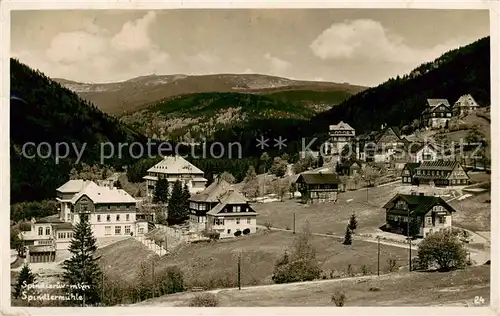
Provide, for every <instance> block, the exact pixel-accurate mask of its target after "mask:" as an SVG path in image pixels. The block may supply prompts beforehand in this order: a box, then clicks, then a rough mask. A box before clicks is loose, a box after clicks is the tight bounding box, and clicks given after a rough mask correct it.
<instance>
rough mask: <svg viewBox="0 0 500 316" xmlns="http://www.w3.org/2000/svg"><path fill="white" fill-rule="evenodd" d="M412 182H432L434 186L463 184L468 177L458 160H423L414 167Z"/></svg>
mask: <svg viewBox="0 0 500 316" xmlns="http://www.w3.org/2000/svg"><path fill="white" fill-rule="evenodd" d="M413 178H414V183H416V184H417V185H420V184H431V183H432V184H434V185H436V186H465V185H468V184H469V182H470V178H469V176H468V174H467V172H466V171H465V169H464V168H463V167H462V165H461V164H460V163H459V162H458V161H454V160H436V161H424V162H422V163H421V164H420V166H419V167H417V168H416V169H415V173H414V175H413Z"/></svg>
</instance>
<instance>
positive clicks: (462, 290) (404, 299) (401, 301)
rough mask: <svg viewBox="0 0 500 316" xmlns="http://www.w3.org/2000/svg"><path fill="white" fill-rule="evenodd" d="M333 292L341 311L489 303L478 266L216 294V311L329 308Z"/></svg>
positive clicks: (170, 301)
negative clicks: (338, 295)
mask: <svg viewBox="0 0 500 316" xmlns="http://www.w3.org/2000/svg"><path fill="white" fill-rule="evenodd" d="M370 289H371V290H370ZM336 291H342V292H344V293H345V295H346V300H345V305H344V306H346V307H353V306H389V307H394V306H422V307H423V306H476V305H475V304H474V298H475V297H476V296H477V297H482V298H483V299H484V303H483V304H481V305H482V306H487V305H488V304H489V298H490V268H489V266H479V267H472V268H467V269H465V270H458V271H453V272H446V273H426V272H413V273H394V274H387V275H382V276H380V277H376V276H374V277H371V278H364V279H363V278H350V279H337V280H327V281H321V282H304V283H295V284H286V285H277V286H270V287H255V288H242V289H241V290H237V289H228V290H222V291H220V292H218V293H216V296H217V299H218V300H219V306H221V307H271V306H275V307H278V306H282V307H285V306H286V307H292V306H293V307H299V306H304V307H313V306H318V307H320V306H324V307H328V306H330V307H331V306H333V307H334V306H335V305H334V304H333V303H332V302H331V296H332V295H333V294H334V293H335V292H336ZM194 295H195V293H189V292H188V293H177V294H173V295H165V296H162V297H159V298H155V299H151V300H147V301H144V302H141V303H139V304H136V305H138V306H155V307H160V306H163V307H166V306H188V304H189V301H190V300H191V298H192V297H193V296H194Z"/></svg>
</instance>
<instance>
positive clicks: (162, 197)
mask: <svg viewBox="0 0 500 316" xmlns="http://www.w3.org/2000/svg"><path fill="white" fill-rule="evenodd" d="M168 198H169V194H168V181H167V179H158V181H157V182H156V186H155V190H154V192H153V203H168Z"/></svg>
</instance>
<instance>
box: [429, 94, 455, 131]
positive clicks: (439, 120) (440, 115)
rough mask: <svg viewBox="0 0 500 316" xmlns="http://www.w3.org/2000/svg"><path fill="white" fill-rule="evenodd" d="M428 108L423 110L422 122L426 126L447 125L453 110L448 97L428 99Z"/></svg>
mask: <svg viewBox="0 0 500 316" xmlns="http://www.w3.org/2000/svg"><path fill="white" fill-rule="evenodd" d="M427 105H428V106H427V108H426V109H425V110H424V111H423V112H422V122H423V123H424V125H425V126H426V127H430V128H442V127H446V125H447V123H448V121H449V120H450V119H451V118H452V116H453V112H452V109H451V106H450V103H449V102H448V100H446V99H427Z"/></svg>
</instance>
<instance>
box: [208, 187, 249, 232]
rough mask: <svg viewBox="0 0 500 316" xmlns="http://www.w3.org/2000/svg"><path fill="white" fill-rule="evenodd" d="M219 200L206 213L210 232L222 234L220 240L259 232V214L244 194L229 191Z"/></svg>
mask: <svg viewBox="0 0 500 316" xmlns="http://www.w3.org/2000/svg"><path fill="white" fill-rule="evenodd" d="M218 200H219V201H218V204H217V205H216V206H215V207H213V208H212V209H211V210H210V211H208V212H207V213H206V216H207V222H206V228H207V230H208V231H216V232H218V233H220V238H229V237H237V236H239V235H241V234H244V235H246V234H250V233H255V232H256V231H257V215H258V214H257V212H255V210H254V209H253V208H252V207H251V206H250V204H249V203H248V199H247V198H246V197H245V196H244V195H243V194H241V193H240V192H238V191H237V190H234V189H229V190H228V191H227V192H226V193H225V194H223V195H222V196H221V197H219V199H218Z"/></svg>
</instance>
